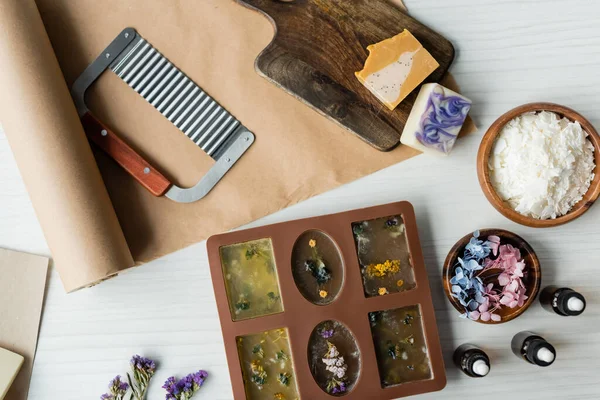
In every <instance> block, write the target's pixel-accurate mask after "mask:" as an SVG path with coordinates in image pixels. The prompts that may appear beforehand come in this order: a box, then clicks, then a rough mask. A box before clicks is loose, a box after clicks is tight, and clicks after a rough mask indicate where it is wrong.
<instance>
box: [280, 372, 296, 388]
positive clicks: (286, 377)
mask: <svg viewBox="0 0 600 400" xmlns="http://www.w3.org/2000/svg"><path fill="white" fill-rule="evenodd" d="M291 378H292V376H291V375H290V374H289V373H287V372H280V373H279V375H278V376H277V381H278V382H279V383H280V384H282V385H283V386H289V384H290V379H291Z"/></svg>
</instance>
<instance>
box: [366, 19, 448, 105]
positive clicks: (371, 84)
mask: <svg viewBox="0 0 600 400" xmlns="http://www.w3.org/2000/svg"><path fill="white" fill-rule="evenodd" d="M367 50H368V51H369V57H368V58H367V61H366V62H365V67H364V68H363V70H362V71H359V72H356V74H355V75H356V77H357V78H358V80H359V81H360V82H361V83H362V84H363V85H364V86H365V87H366V88H367V89H369V90H370V91H371V93H373V94H374V95H375V96H377V98H378V99H379V100H381V101H382V102H383V104H385V105H386V106H387V108H389V109H390V110H393V109H394V108H396V106H398V104H400V103H401V102H402V100H404V99H405V98H406V96H408V95H409V94H410V92H412V91H413V90H415V89H416V87H417V86H419V85H420V84H421V83H422V82H423V81H424V80H425V78H427V77H428V76H429V75H431V73H432V72H433V71H435V70H436V68H437V67H439V66H440V65H439V64H438V62H437V61H436V60H435V58H433V57H432V56H431V54H429V52H428V51H427V50H425V48H424V47H423V45H422V44H421V43H420V42H419V41H418V40H417V39H416V38H415V37H414V36H413V35H412V33H410V32H409V31H407V30H406V29H405V30H404V32H402V33H400V34H398V35H396V36H394V37H392V38H389V39H386V40H384V41H381V42H379V43H377V44H372V45H370V46H369V47H367Z"/></svg>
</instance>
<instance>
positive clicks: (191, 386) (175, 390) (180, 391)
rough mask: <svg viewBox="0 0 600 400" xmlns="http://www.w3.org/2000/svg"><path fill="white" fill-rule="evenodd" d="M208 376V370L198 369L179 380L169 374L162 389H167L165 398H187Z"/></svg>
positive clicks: (172, 399) (181, 399) (182, 399)
mask: <svg viewBox="0 0 600 400" xmlns="http://www.w3.org/2000/svg"><path fill="white" fill-rule="evenodd" d="M207 377H208V372H206V371H204V370H200V371H198V372H195V373H193V374H189V375H187V376H185V377H183V378H181V379H180V380H179V381H177V379H176V378H175V377H174V376H171V377H170V378H168V379H167V380H166V381H165V384H164V385H163V389H165V390H166V391H167V395H166V400H189V399H191V398H192V397H193V396H194V394H196V392H197V391H198V390H200V388H201V387H202V385H203V384H204V381H205V380H206V378H207Z"/></svg>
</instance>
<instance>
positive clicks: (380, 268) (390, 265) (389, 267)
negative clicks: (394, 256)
mask: <svg viewBox="0 0 600 400" xmlns="http://www.w3.org/2000/svg"><path fill="white" fill-rule="evenodd" d="M398 271H400V260H386V261H385V262H384V263H382V264H369V265H368V266H367V270H366V273H367V275H368V276H370V277H377V278H383V277H384V276H386V275H388V274H390V275H391V274H395V273H397V272H398Z"/></svg>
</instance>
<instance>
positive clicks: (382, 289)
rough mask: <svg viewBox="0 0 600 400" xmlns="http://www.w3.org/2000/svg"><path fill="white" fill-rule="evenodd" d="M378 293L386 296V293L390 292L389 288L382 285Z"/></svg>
mask: <svg viewBox="0 0 600 400" xmlns="http://www.w3.org/2000/svg"><path fill="white" fill-rule="evenodd" d="M377 293H379V295H380V296H384V295H386V294H388V290H387V289H386V288H384V287H380V288H379V290H378V291H377Z"/></svg>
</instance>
